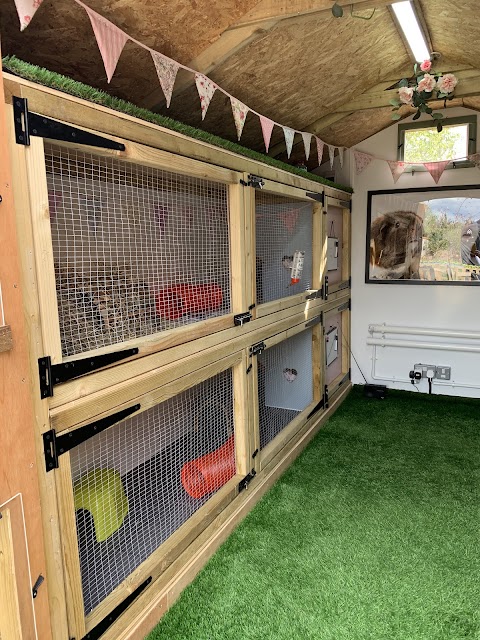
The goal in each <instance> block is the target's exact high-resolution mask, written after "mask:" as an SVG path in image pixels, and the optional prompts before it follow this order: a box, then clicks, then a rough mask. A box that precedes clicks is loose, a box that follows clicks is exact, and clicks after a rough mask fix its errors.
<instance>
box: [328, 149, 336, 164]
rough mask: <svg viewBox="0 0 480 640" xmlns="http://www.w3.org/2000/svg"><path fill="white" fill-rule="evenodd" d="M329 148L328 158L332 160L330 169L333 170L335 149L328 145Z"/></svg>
mask: <svg viewBox="0 0 480 640" xmlns="http://www.w3.org/2000/svg"><path fill="white" fill-rule="evenodd" d="M327 147H328V157H329V158H330V167H331V168H332V169H333V160H334V158H335V149H336V147H334V146H333V145H332V144H327Z"/></svg>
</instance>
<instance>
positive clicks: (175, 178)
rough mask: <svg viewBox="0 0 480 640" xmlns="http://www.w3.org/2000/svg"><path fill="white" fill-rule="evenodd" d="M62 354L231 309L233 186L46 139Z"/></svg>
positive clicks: (88, 348)
mask: <svg viewBox="0 0 480 640" xmlns="http://www.w3.org/2000/svg"><path fill="white" fill-rule="evenodd" d="M46 168H47V183H48V198H49V210H50V220H51V229H52V243H53V256H54V262H55V271H56V288H57V298H58V307H59V317H60V334H61V342H62V353H63V355H64V356H69V355H74V354H77V353H81V352H85V351H89V350H93V349H96V348H99V347H104V346H106V345H111V344H115V343H119V342H122V341H125V340H128V339H131V338H136V337H140V336H146V335H151V334H154V333H157V332H159V331H163V330H166V329H170V328H175V327H178V326H183V325H187V324H189V323H193V322H198V321H199V320H204V319H206V318H211V317H213V316H218V315H222V314H225V313H228V312H229V311H230V255H229V223H228V190H227V186H226V185H223V184H219V183H216V182H212V181H209V180H205V179H200V178H193V177H187V176H182V175H178V174H174V173H170V172H168V171H164V170H161V169H156V168H151V167H146V166H141V165H137V164H133V163H129V162H122V161H120V160H117V159H114V158H104V157H100V156H96V155H94V154H90V153H84V152H80V151H75V150H71V149H68V148H65V147H59V146H53V145H46Z"/></svg>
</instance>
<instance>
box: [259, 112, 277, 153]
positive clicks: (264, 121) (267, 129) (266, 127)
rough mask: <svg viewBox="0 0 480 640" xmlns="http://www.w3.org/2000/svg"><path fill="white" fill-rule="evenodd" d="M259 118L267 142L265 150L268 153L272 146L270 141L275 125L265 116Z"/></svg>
mask: <svg viewBox="0 0 480 640" xmlns="http://www.w3.org/2000/svg"><path fill="white" fill-rule="evenodd" d="M259 117H260V125H261V127H262V133H263V141H264V142H265V150H266V152H267V153H268V147H269V146H270V139H271V137H272V131H273V127H274V126H275V123H274V121H273V120H270V118H266V117H265V116H259Z"/></svg>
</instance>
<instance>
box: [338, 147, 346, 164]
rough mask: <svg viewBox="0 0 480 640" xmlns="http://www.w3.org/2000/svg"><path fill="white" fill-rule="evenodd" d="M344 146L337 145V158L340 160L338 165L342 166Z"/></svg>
mask: <svg viewBox="0 0 480 640" xmlns="http://www.w3.org/2000/svg"><path fill="white" fill-rule="evenodd" d="M344 151H345V147H338V159H339V160H340V166H341V167H343V152H344Z"/></svg>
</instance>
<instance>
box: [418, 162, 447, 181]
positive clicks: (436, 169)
mask: <svg viewBox="0 0 480 640" xmlns="http://www.w3.org/2000/svg"><path fill="white" fill-rule="evenodd" d="M449 162H450V160H442V161H441V162H423V163H422V164H423V166H424V167H425V169H426V170H427V171H428V173H429V174H430V175H431V176H432V178H433V179H434V180H435V184H438V181H439V180H440V178H441V177H442V175H443V172H444V171H445V169H446V166H447V164H448V163H449Z"/></svg>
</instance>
